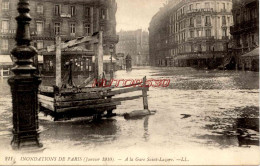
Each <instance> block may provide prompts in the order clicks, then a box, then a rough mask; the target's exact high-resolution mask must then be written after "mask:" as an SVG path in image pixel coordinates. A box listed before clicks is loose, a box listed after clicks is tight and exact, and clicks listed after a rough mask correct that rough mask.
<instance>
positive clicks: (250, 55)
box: [242, 47, 259, 58]
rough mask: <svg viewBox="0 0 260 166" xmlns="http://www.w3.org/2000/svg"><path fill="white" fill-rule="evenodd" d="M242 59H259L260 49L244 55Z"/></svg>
mask: <svg viewBox="0 0 260 166" xmlns="http://www.w3.org/2000/svg"><path fill="white" fill-rule="evenodd" d="M242 57H244V58H245V57H252V58H259V47H258V48H255V49H254V50H252V51H250V52H248V53H246V54H244V55H242Z"/></svg>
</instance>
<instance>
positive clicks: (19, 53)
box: [8, 0, 42, 149]
mask: <svg viewBox="0 0 260 166" xmlns="http://www.w3.org/2000/svg"><path fill="white" fill-rule="evenodd" d="M29 11H30V9H29V1H28V0H19V2H18V12H19V16H18V17H16V20H17V24H18V26H17V31H16V38H15V40H16V47H15V48H14V49H13V50H12V52H11V53H12V55H13V56H14V59H15V66H14V67H13V68H12V71H13V73H14V76H13V77H11V78H10V79H9V80H8V83H9V85H10V86H11V92H12V101H13V140H12V142H11V145H12V147H13V149H22V148H28V147H30V148H31V147H33V148H35V147H41V146H42V145H41V144H40V143H39V130H38V128H39V126H38V97H37V93H38V87H39V85H40V83H41V79H40V78H39V77H38V76H37V75H36V74H35V73H36V68H35V67H33V65H32V63H33V57H34V56H37V50H36V49H35V48H34V47H33V46H31V44H30V42H31V38H30V29H29V24H30V21H31V17H30V15H29Z"/></svg>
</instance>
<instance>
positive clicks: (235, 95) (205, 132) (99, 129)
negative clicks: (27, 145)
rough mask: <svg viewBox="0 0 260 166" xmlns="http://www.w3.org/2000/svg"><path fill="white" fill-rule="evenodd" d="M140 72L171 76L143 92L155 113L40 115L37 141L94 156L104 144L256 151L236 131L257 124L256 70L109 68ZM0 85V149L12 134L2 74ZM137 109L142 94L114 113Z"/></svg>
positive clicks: (118, 148) (121, 74)
mask: <svg viewBox="0 0 260 166" xmlns="http://www.w3.org/2000/svg"><path fill="white" fill-rule="evenodd" d="M144 76H147V78H148V79H151V78H153V79H170V80H171V82H170V85H169V87H160V88H153V87H151V88H150V91H149V92H148V95H149V97H148V102H149V109H150V110H156V111H157V113H156V114H155V115H151V116H148V117H144V118H140V119H135V120H125V119H124V118H123V117H122V116H117V117H113V118H111V119H105V118H104V119H102V120H101V121H100V122H91V121H90V120H89V119H86V118H77V119H72V120H68V121H62V122H53V121H52V119H51V118H50V117H45V116H44V115H42V114H40V115H39V119H40V121H39V124H40V130H41V134H40V140H41V142H42V143H43V145H44V147H45V148H46V149H45V151H46V152H48V151H55V150H63V149H64V153H66V152H68V151H69V150H70V149H77V151H80V150H82V151H86V150H88V152H87V153H88V154H91V155H94V156H95V154H96V155H98V154H102V153H106V151H107V150H108V149H109V153H108V151H107V153H108V154H110V155H113V154H118V153H119V154H120V152H123V151H124V152H126V151H128V152H129V154H121V155H130V154H131V153H130V152H131V151H132V150H138V151H140V154H142V155H144V156H146V155H149V156H150V157H152V156H151V155H155V156H158V155H156V154H160V150H159V151H156V148H157V149H158V148H160V149H161V151H163V150H162V149H166V152H167V150H169V151H173V152H174V153H175V152H176V151H177V150H178V151H180V150H183V151H185V150H187V149H189V150H196V149H200V150H203V149H205V151H207V150H209V149H210V151H211V152H214V151H219V150H222V151H225V150H228V151H229V153H230V151H234V152H239V153H240V154H243V153H242V152H243V151H244V152H245V153H247V152H248V151H250V152H252V153H253V152H254V150H255V151H256V150H258V148H259V147H258V141H259V140H258V139H257V140H255V141H252V140H251V141H245V140H241V139H240V138H239V137H238V136H237V134H236V133H237V129H238V128H247V129H250V131H251V130H252V132H253V131H256V130H257V125H259V123H258V116H259V111H258V110H259V104H258V103H259V91H258V89H259V87H258V86H259V85H258V81H259V73H258V72H243V71H219V70H215V71H207V70H196V69H193V68H153V67H140V68H134V69H133V70H132V71H131V72H126V71H123V70H122V71H117V72H116V73H115V78H116V79H142V78H143V77H144ZM43 79H44V78H43ZM0 89H1V91H0V123H1V125H0V140H1V142H2V144H1V147H0V149H3V146H4V147H5V148H6V146H7V145H9V143H10V141H11V138H12V133H11V130H12V119H11V118H12V112H11V106H12V104H11V101H12V100H11V94H10V88H9V85H8V84H7V79H1V80H0ZM133 93H136V94H137V93H140V92H133ZM126 95H128V94H126ZM141 109H143V104H142V98H140V99H137V100H133V101H126V102H122V105H120V106H118V107H117V109H116V110H115V111H114V112H115V113H118V114H123V113H126V112H131V111H134V110H141ZM245 117H247V118H251V120H250V123H244V122H245V120H244V118H245ZM240 122H243V123H240ZM258 130H259V127H258ZM256 134H259V133H257V132H256ZM258 136H259V135H258ZM258 138H259V137H258ZM4 142H5V143H6V144H4ZM239 145H241V146H239ZM57 147H59V149H57ZM249 147H250V148H249ZM8 148H9V149H11V146H10V147H8ZM89 151H92V152H91V153H89ZM141 152H143V153H141ZM166 152H164V153H166ZM180 152H181V151H180ZM224 154H225V153H223V154H222V155H224ZM248 154H249V153H248ZM165 155H170V154H167V153H166V154H165ZM254 155H257V153H254ZM108 157H109V156H108ZM146 157H148V156H146ZM115 160H116V159H115ZM120 160H121V159H120ZM190 160H191V159H190Z"/></svg>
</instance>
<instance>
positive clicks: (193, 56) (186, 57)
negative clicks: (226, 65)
mask: <svg viewBox="0 0 260 166" xmlns="http://www.w3.org/2000/svg"><path fill="white" fill-rule="evenodd" d="M223 57H224V55H223V54H214V56H213V54H189V55H179V56H176V57H174V60H193V59H210V58H223Z"/></svg>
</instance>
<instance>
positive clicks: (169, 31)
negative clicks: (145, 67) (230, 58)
mask: <svg viewBox="0 0 260 166" xmlns="http://www.w3.org/2000/svg"><path fill="white" fill-rule="evenodd" d="M231 11H232V1H231V0H182V1H181V0H179V1H170V2H169V3H168V4H167V5H166V6H165V7H163V8H162V9H161V10H160V11H159V12H158V13H157V14H156V15H155V16H154V17H153V19H152V20H151V23H150V27H149V31H150V39H149V40H150V61H151V64H152V65H155V66H180V67H186V66H197V67H210V66H211V65H215V66H216V65H221V63H223V61H224V58H225V56H227V48H228V46H229V40H230V38H231V35H230V26H232V25H233V16H232V12H231ZM211 67H213V66H211Z"/></svg>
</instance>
